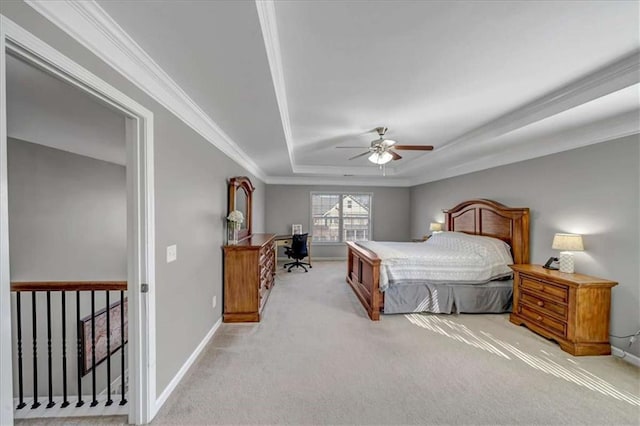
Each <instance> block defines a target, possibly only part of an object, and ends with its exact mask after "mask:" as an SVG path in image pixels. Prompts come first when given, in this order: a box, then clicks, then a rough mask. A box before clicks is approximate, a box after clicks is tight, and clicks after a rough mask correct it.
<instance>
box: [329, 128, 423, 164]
mask: <svg viewBox="0 0 640 426" xmlns="http://www.w3.org/2000/svg"><path fill="white" fill-rule="evenodd" d="M376 132H378V136H379V139H376V140H374V141H371V146H370V147H369V149H368V150H367V151H366V152H363V153H362V154H358V155H354V156H353V157H351V158H349V160H355V159H356V158H360V157H364V156H365V155H369V161H371V162H372V163H375V164H379V165H383V164H386V163H388V162H389V161H391V160H399V159H401V158H402V156H401V155H400V154H398V153H397V152H395V150H406V151H432V150H433V146H431V145H398V144H396V141H394V140H391V139H385V137H384V135H385V133H387V128H386V127H376ZM336 148H347V149H352V148H354V149H355V148H358V149H361V148H362V147H361V146H337V147H336ZM392 148H393V149H392Z"/></svg>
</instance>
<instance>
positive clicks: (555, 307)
mask: <svg viewBox="0 0 640 426" xmlns="http://www.w3.org/2000/svg"><path fill="white" fill-rule="evenodd" d="M520 302H522V303H524V304H526V305H530V306H532V307H534V308H535V309H537V310H539V311H542V312H544V313H546V314H551V315H555V316H557V317H559V318H561V319H563V320H566V319H567V306H566V305H563V304H560V303H557V302H553V301H551V300H545V299H543V298H542V297H538V295H537V294H533V293H529V292H528V291H527V290H524V289H523V291H522V293H521V294H520Z"/></svg>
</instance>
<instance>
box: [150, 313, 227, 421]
mask: <svg viewBox="0 0 640 426" xmlns="http://www.w3.org/2000/svg"><path fill="white" fill-rule="evenodd" d="M220 324H222V317H220V318H218V321H216V323H215V324H213V327H211V330H209V332H208V333H207V335H206V336H204V339H202V341H201V342H200V344H199V345H198V347H196V349H195V350H194V351H193V353H192V354H191V355H190V356H189V358H187V360H186V361H185V363H184V364H182V367H180V370H178V372H177V373H176V375H175V376H173V379H171V381H170V382H169V384H168V385H167V387H165V388H164V390H163V391H162V393H161V394H160V396H159V397H158V399H157V400H156V411H157V410H160V407H162V405H163V404H164V403H165V402H167V399H168V398H169V396H170V395H171V393H172V392H173V391H174V390H175V388H176V386H178V383H180V381H181V380H182V378H183V377H184V375H185V374H187V371H189V368H190V367H191V366H192V365H193V363H194V362H195V361H196V359H197V358H198V356H199V355H200V353H201V352H202V351H203V350H204V348H205V347H206V346H207V344H208V343H209V341H211V339H212V338H213V335H214V334H215V333H216V331H217V330H218V328H219V327H220Z"/></svg>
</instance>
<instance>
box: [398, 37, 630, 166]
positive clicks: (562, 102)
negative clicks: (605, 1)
mask: <svg viewBox="0 0 640 426" xmlns="http://www.w3.org/2000/svg"><path fill="white" fill-rule="evenodd" d="M639 82H640V50H634V51H633V52H631V53H629V54H627V55H625V56H623V57H622V58H620V59H618V60H616V61H614V62H612V63H611V64H608V65H605V66H603V67H601V68H599V69H597V70H596V71H594V72H592V73H589V74H587V75H585V76H583V77H581V78H579V79H577V80H574V81H572V82H570V83H569V84H567V85H564V86H562V87H560V88H558V89H556V90H553V91H551V92H549V93H547V94H545V95H543V96H541V97H539V98H537V99H535V100H533V101H531V102H529V103H527V104H525V105H523V106H521V107H520V108H517V109H515V110H512V111H510V112H508V113H506V114H504V115H502V116H500V117H498V118H496V119H494V120H492V121H490V122H488V123H486V124H484V125H482V126H480V127H477V128H475V129H473V130H471V131H469V132H467V133H465V134H463V135H462V136H459V137H457V138H455V139H453V140H451V141H449V142H446V143H445V144H443V145H440V146H439V147H436V149H435V150H434V152H438V153H444V152H446V151H447V150H448V149H450V148H452V147H454V146H457V145H465V144H477V143H480V142H482V141H485V140H488V139H492V138H496V137H498V136H501V135H504V134H505V133H508V132H511V131H514V130H517V129H520V128H522V127H524V126H527V125H529V124H532V123H535V122H537V121H540V120H543V119H545V118H549V117H551V116H554V115H557V114H559V113H561V112H564V111H567V110H570V109H572V108H575V107H577V106H579V105H582V104H584V103H587V102H589V101H592V100H594V99H597V98H600V97H602V96H606V95H608V94H610V93H613V92H616V91H618V90H621V89H624V88H626V87H629V86H632V85H634V84H638V83H639ZM612 137H613V136H612ZM577 147H578V146H577V145H576V146H575V148H577ZM567 149H571V148H567ZM421 157H422V156H420V157H418V158H416V159H414V160H412V161H411V162H410V163H405V165H404V169H403V170H405V171H406V170H411V169H415V168H417V167H420V166H422V164H420V163H419V160H420V158H421Z"/></svg>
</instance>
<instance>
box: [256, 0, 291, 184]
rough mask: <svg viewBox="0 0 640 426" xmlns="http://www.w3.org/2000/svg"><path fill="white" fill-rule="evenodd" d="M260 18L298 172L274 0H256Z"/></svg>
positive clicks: (289, 147) (275, 86) (287, 142)
mask: <svg viewBox="0 0 640 426" xmlns="http://www.w3.org/2000/svg"><path fill="white" fill-rule="evenodd" d="M255 3H256V9H257V11H258V20H259V21H260V28H261V29H262V38H263V40H264V47H265V49H266V52H267V60H268V61H269V69H270V70H271V79H272V81H273V88H274V90H275V93H276V100H277V102H278V109H279V110H280V120H281V121H282V130H283V131H284V139H285V142H286V144H287V151H288V152H289V162H290V163H291V168H292V169H293V172H294V173H296V172H298V170H297V169H296V161H295V154H294V149H293V134H292V131H291V120H290V119H289V105H288V103H287V90H286V85H285V82H284V70H283V69H282V55H281V53H280V38H279V36H278V23H277V19H276V7H275V2H274V1H273V0H256V1H255Z"/></svg>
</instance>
